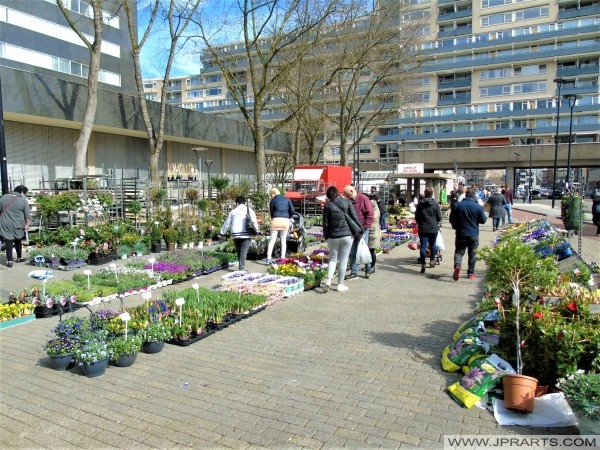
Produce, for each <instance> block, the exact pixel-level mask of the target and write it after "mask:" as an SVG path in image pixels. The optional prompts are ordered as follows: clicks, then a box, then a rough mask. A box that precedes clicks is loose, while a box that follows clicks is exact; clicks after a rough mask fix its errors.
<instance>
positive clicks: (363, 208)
mask: <svg viewBox="0 0 600 450" xmlns="http://www.w3.org/2000/svg"><path fill="white" fill-rule="evenodd" d="M351 202H352V204H353V205H354V209H355V211H356V215H357V216H358V220H359V222H360V223H361V225H362V227H363V230H364V231H367V230H368V229H369V228H371V225H373V218H374V217H375V212H374V211H373V207H372V206H371V200H369V197H367V196H366V195H365V194H362V193H360V192H359V193H358V194H357V195H356V198H355V199H354V200H351Z"/></svg>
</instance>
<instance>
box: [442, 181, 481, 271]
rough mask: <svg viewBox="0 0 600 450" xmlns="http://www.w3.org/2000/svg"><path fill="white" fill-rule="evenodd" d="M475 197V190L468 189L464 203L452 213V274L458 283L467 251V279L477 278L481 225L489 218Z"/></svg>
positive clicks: (457, 205) (460, 203) (455, 207)
mask: <svg viewBox="0 0 600 450" xmlns="http://www.w3.org/2000/svg"><path fill="white" fill-rule="evenodd" d="M475 195H476V193H475V190H474V188H471V189H467V192H466V193H465V198H464V199H463V201H462V202H457V203H455V204H454V206H453V208H452V211H450V224H452V228H453V229H454V230H456V238H455V241H454V273H453V274H452V279H453V280H454V281H458V278H459V277H460V266H461V264H462V259H463V255H464V254H465V250H468V251H469V268H468V269H467V278H470V279H474V278H477V277H476V276H475V262H476V260H477V257H476V254H475V253H476V251H477V248H478V247H479V225H483V224H484V223H485V221H486V220H487V216H486V215H485V212H484V211H483V206H481V205H480V204H479V203H478V202H477V197H476V196H475Z"/></svg>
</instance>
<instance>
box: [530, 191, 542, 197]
mask: <svg viewBox="0 0 600 450" xmlns="http://www.w3.org/2000/svg"><path fill="white" fill-rule="evenodd" d="M541 198H542V195H541V192H540V191H539V190H537V189H532V190H531V200H539V199H541Z"/></svg>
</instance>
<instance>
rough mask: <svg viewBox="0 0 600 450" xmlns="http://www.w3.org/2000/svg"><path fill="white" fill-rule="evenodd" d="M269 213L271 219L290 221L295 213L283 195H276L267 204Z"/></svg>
mask: <svg viewBox="0 0 600 450" xmlns="http://www.w3.org/2000/svg"><path fill="white" fill-rule="evenodd" d="M269 212H270V213H271V219H274V218H275V217H284V218H286V219H291V218H292V216H293V215H294V212H295V211H294V207H293V206H292V202H291V201H290V199H289V198H287V197H284V196H283V195H276V196H275V197H273V198H272V199H271V203H269Z"/></svg>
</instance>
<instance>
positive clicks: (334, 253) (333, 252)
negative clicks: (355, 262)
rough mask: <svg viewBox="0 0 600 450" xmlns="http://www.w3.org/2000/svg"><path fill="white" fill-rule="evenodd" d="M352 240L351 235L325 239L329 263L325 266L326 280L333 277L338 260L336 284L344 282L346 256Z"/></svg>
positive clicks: (348, 253)
mask: <svg viewBox="0 0 600 450" xmlns="http://www.w3.org/2000/svg"><path fill="white" fill-rule="evenodd" d="M352 241H353V239H352V236H346V237H342V238H332V239H327V247H328V248H329V265H328V267H327V280H328V281H329V280H331V279H332V278H333V274H334V273H335V266H336V263H337V262H338V261H339V262H340V268H339V269H338V284H344V277H345V275H346V265H347V264H348V256H349V255H350V248H351V247H352Z"/></svg>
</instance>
